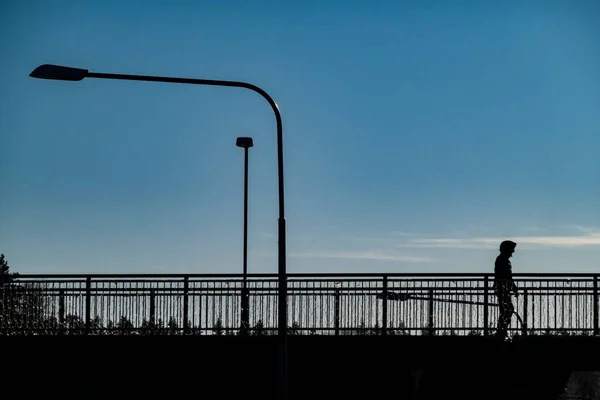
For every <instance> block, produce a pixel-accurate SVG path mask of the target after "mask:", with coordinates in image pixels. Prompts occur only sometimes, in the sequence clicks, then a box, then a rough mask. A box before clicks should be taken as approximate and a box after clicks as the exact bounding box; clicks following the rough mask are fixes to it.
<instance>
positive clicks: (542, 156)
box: [0, 0, 600, 273]
mask: <svg viewBox="0 0 600 400" xmlns="http://www.w3.org/2000/svg"><path fill="white" fill-rule="evenodd" d="M141 4H144V5H145V6H144V7H143V8H142V6H141ZM166 4H167V3H165V2H157V1H145V2H133V1H132V2H121V1H119V2H116V1H108V0H107V1H103V2H98V1H93V2H92V1H83V0H79V1H54V2H52V4H49V2H42V1H29V2H17V1H11V2H4V3H2V6H0V7H1V8H2V10H1V12H0V32H1V33H2V37H4V38H5V40H3V41H2V42H1V43H0V51H1V54H2V60H3V62H2V64H0V87H1V90H2V96H1V97H0V133H1V135H0V184H1V185H2V186H1V187H2V191H1V192H2V195H1V196H0V252H2V253H4V254H5V255H6V257H7V259H8V261H9V263H10V264H11V265H12V267H13V269H14V270H16V271H19V272H21V273H60V272H64V273H88V272H90V273H91V272H95V273H128V272H131V273H141V272H148V273H152V272H160V273H169V272H173V273H186V272H190V273H192V272H197V273H212V272H228V273H229V272H240V271H241V265H242V264H241V263H242V215H243V214H242V212H243V208H242V188H243V186H242V177H243V175H242V171H243V170H242V168H243V151H242V150H241V149H239V148H237V147H235V138H236V137H237V136H252V137H253V138H254V141H255V147H254V148H252V149H251V152H250V203H249V207H250V217H249V252H250V254H249V269H250V271H251V272H275V271H276V269H277V258H276V252H277V240H276V233H277V179H276V178H277V176H276V146H275V143H276V142H275V122H274V118H273V114H272V112H271V111H270V109H269V106H268V104H267V103H266V102H264V100H263V99H262V98H261V97H260V96H258V95H256V94H255V93H252V92H250V91H245V90H242V89H232V88H213V87H200V86H183V85H181V86H179V85H165V84H151V83H136V82H119V81H107V80H92V79H89V80H85V81H83V82H79V83H65V82H55V81H41V80H35V79H32V78H29V77H28V74H29V72H30V71H31V70H32V69H33V68H35V67H36V66H38V65H39V64H44V63H53V64H62V65H70V66H76V67H83V68H89V69H90V70H91V71H95V72H111V73H131V74H147V75H166V76H183V77H198V78H209V79H229V80H243V81H248V82H251V83H254V84H256V85H258V86H261V87H262V88H264V89H265V90H266V91H268V92H269V93H270V94H271V95H272V96H273V97H274V98H275V100H276V101H277V103H278V104H279V107H280V109H281V112H282V114H283V124H284V136H285V140H284V151H285V179H286V214H287V223H288V230H287V232H288V269H289V271H290V272H488V271H491V270H492V268H493V261H494V258H495V256H496V254H497V250H496V249H497V247H498V243H499V242H500V241H501V240H503V239H507V238H512V239H514V240H516V241H517V242H518V243H519V246H518V248H517V253H516V254H515V259H514V262H513V264H514V268H515V271H517V272H543V271H548V272H597V271H598V269H599V268H598V260H600V207H599V206H598V205H599V204H600V176H599V175H600V158H599V157H597V154H598V150H600V119H598V110H600V75H599V74H598V71H600V42H599V41H598V38H600V26H599V25H598V24H597V21H598V17H600V3H597V2H594V1H587V2H586V1H569V2H567V1H565V2H552V1H543V2H538V3H533V2H530V3H528V2H522V1H519V2H516V1H514V2H512V1H508V2H503V3H502V4H503V6H502V7H501V6H492V5H491V4H492V2H460V1H455V2H449V3H447V2H440V1H435V2H434V1H423V0H421V1H406V2H404V1H403V2H391V1H390V2H384V1H379V2H371V3H366V2H357V1H344V2H342V1H327V2H324V1H319V2H316V1H308V2H295V3H294V2H277V3H275V2H271V3H269V2H265V1H253V2H243V1H218V2H217V1H214V2H205V1H197V2H182V1H180V2H176V1H172V2H169V3H168V4H169V5H168V6H167V5H166Z"/></svg>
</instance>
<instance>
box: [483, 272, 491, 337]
mask: <svg viewBox="0 0 600 400" xmlns="http://www.w3.org/2000/svg"><path fill="white" fill-rule="evenodd" d="M489 280H490V279H489V277H488V276H487V275H486V276H485V278H483V336H488V335H489V334H490V331H489V328H488V325H489V321H490V307H489V302H490V298H489V293H488V290H489Z"/></svg>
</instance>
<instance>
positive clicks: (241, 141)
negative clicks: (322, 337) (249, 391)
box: [235, 137, 254, 336]
mask: <svg viewBox="0 0 600 400" xmlns="http://www.w3.org/2000/svg"><path fill="white" fill-rule="evenodd" d="M235 145H236V146H237V147H242V148H243V149H244V254H243V260H244V261H243V262H244V269H243V274H244V277H243V283H242V285H243V286H242V301H241V303H242V304H241V305H242V315H241V320H242V327H241V331H240V333H241V334H242V335H243V336H246V335H248V329H249V325H250V293H249V291H248V149H249V148H250V147H252V146H254V141H253V140H252V138H251V137H239V138H237V140H236V141H235Z"/></svg>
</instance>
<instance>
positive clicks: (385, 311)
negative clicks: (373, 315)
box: [381, 275, 388, 335]
mask: <svg viewBox="0 0 600 400" xmlns="http://www.w3.org/2000/svg"><path fill="white" fill-rule="evenodd" d="M387 297H388V277H387V275H385V276H384V277H383V316H382V318H381V319H382V321H381V334H382V335H387V327H388V299H387Z"/></svg>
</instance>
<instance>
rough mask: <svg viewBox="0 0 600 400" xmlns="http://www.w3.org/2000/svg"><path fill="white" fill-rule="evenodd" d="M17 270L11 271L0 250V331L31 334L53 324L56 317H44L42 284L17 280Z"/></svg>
mask: <svg viewBox="0 0 600 400" xmlns="http://www.w3.org/2000/svg"><path fill="white" fill-rule="evenodd" d="M18 276H19V274H17V273H11V272H10V267H9V265H8V262H7V260H6V257H5V256H4V254H0V332H2V333H3V334H22V335H27V334H34V333H43V332H45V331H47V325H49V326H56V325H57V322H56V320H55V319H53V318H50V319H46V317H45V311H46V309H47V308H48V298H47V297H46V296H44V295H43V289H44V288H43V286H42V285H40V284H36V283H25V284H19V282H18Z"/></svg>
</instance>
